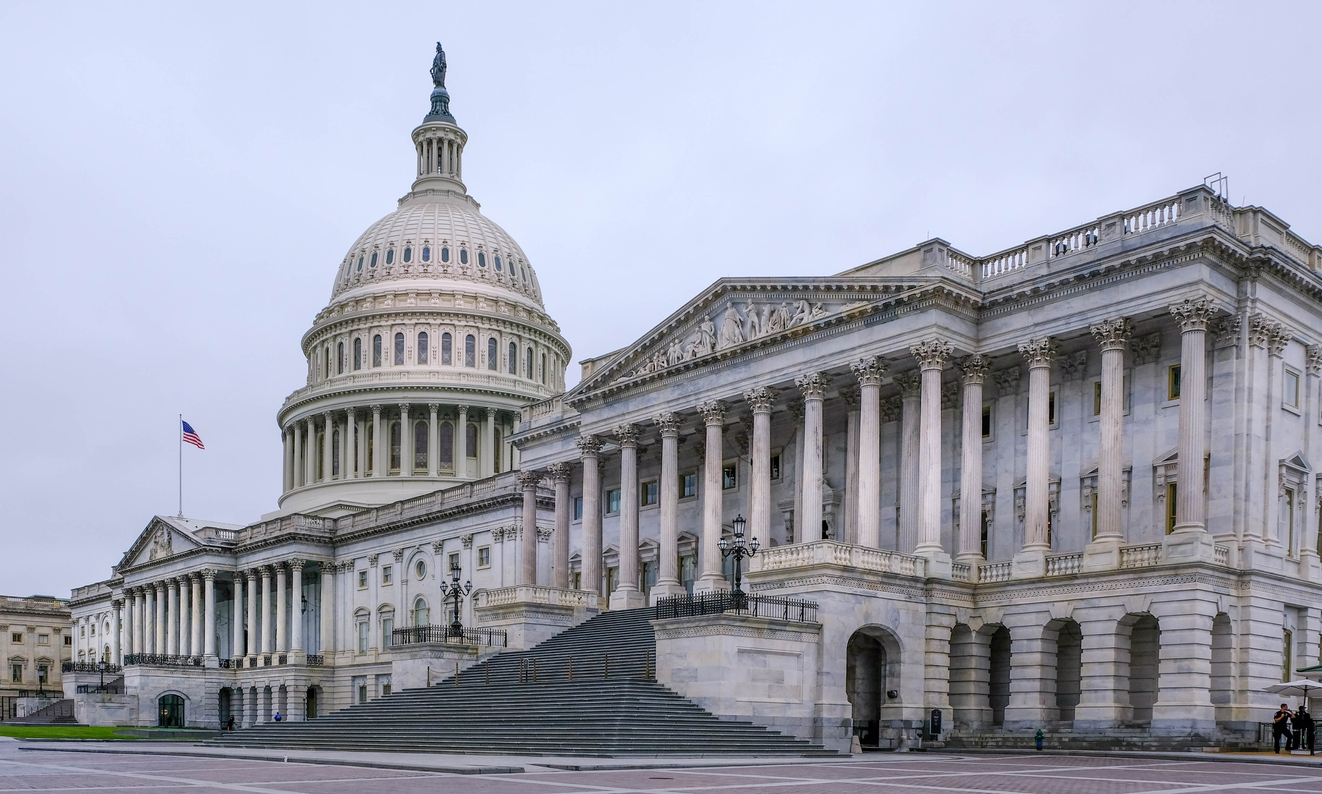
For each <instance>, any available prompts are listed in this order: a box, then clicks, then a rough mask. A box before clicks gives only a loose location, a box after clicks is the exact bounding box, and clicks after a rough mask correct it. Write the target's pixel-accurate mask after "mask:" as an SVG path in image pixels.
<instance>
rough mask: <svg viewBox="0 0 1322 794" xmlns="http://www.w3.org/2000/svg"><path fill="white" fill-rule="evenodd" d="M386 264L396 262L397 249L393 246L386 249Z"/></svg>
mask: <svg viewBox="0 0 1322 794" xmlns="http://www.w3.org/2000/svg"><path fill="white" fill-rule="evenodd" d="M386 264H387V265H393V264H395V249H393V248H388V249H386Z"/></svg>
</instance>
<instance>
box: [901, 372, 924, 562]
mask: <svg viewBox="0 0 1322 794" xmlns="http://www.w3.org/2000/svg"><path fill="white" fill-rule="evenodd" d="M921 383H922V381H921V380H920V378H919V377H918V376H917V375H915V374H914V373H912V372H902V373H900V374H899V375H896V376H895V385H896V386H897V387H899V389H900V494H899V496H900V519H899V527H898V531H897V533H896V534H897V537H896V549H897V550H898V551H900V553H902V554H913V552H914V549H915V548H916V547H917V546H918V526H919V523H920V522H919V516H920V515H921V511H920V509H919V499H918V426H919V416H918V413H919V405H920V397H921V395H922V391H921V388H920V387H921Z"/></svg>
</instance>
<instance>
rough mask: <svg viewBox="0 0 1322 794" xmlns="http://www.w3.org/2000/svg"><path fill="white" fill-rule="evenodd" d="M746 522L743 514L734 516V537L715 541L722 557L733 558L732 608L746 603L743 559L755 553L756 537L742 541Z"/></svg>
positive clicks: (742, 606) (739, 607) (741, 607)
mask: <svg viewBox="0 0 1322 794" xmlns="http://www.w3.org/2000/svg"><path fill="white" fill-rule="evenodd" d="M747 523H748V522H746V521H744V517H743V515H738V516H735V519H734V539H733V540H726V539H725V538H721V539H720V540H718V541H716V545H717V547H719V548H720V550H721V556H722V557H733V558H734V592H733V593H731V595H732V596H733V598H734V608H735V609H743V608H744V607H745V606H746V605H747V603H748V602H747V600H746V599H747V597H746V596H745V595H744V589H743V585H742V582H743V572H742V568H743V559H744V558H745V557H752V556H753V555H755V554H757V549H758V546H759V545H760V544H759V543H758V542H757V538H753V540H752V542H751V543H745V542H744V526H745V525H746V524H747Z"/></svg>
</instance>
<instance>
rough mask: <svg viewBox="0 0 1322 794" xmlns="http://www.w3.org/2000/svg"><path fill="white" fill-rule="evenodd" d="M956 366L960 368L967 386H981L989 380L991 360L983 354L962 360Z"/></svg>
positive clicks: (960, 373) (976, 354)
mask: <svg viewBox="0 0 1322 794" xmlns="http://www.w3.org/2000/svg"><path fill="white" fill-rule="evenodd" d="M956 366H957V367H959V376H960V378H961V379H963V381H964V385H965V386H973V385H979V384H981V383H982V382H983V381H985V380H986V379H987V370H988V369H989V368H990V367H991V360H990V359H989V358H987V356H984V355H983V354H981V353H974V354H973V355H971V356H965V357H964V358H961V359H960V360H959V363H958V364H956Z"/></svg>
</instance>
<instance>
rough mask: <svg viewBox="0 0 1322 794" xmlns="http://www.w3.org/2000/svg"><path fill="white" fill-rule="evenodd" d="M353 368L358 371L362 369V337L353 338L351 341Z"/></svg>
mask: <svg viewBox="0 0 1322 794" xmlns="http://www.w3.org/2000/svg"><path fill="white" fill-rule="evenodd" d="M353 368H354V369H355V370H360V369H362V368H363V340H362V337H355V338H354V340H353Z"/></svg>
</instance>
